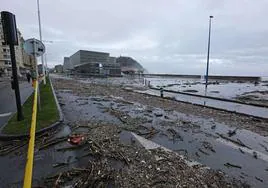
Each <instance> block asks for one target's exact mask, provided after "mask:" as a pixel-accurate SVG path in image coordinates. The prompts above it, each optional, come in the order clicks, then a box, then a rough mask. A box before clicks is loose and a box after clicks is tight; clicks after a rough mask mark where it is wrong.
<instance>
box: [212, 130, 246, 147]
mask: <svg viewBox="0 0 268 188" xmlns="http://www.w3.org/2000/svg"><path fill="white" fill-rule="evenodd" d="M216 134H217V135H219V136H220V137H221V138H223V139H225V140H228V141H230V142H232V143H234V144H236V145H239V146H242V147H246V148H248V149H251V148H250V147H248V146H247V145H245V144H244V143H243V142H242V141H241V140H240V139H237V141H236V140H232V139H230V138H228V137H226V136H224V135H223V134H220V133H216Z"/></svg>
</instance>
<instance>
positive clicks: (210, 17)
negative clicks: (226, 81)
mask: <svg viewBox="0 0 268 188" xmlns="http://www.w3.org/2000/svg"><path fill="white" fill-rule="evenodd" d="M212 18H213V16H209V31H208V54H207V71H206V88H205V94H206V93H207V87H208V68H209V52H210V33H211V19H212Z"/></svg>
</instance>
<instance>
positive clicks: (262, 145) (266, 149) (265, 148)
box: [259, 143, 268, 152]
mask: <svg viewBox="0 0 268 188" xmlns="http://www.w3.org/2000/svg"><path fill="white" fill-rule="evenodd" d="M259 145H260V146H261V147H263V148H264V150H265V151H266V152H268V148H267V147H266V146H265V145H264V144H261V143H259Z"/></svg>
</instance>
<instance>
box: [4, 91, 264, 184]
mask: <svg viewBox="0 0 268 188" xmlns="http://www.w3.org/2000/svg"><path fill="white" fill-rule="evenodd" d="M56 93H57V97H58V100H59V103H60V105H61V108H62V110H63V113H64V117H65V121H64V123H63V125H62V126H61V127H60V130H59V131H58V132H57V133H56V134H55V135H54V134H53V133H50V134H52V135H54V136H52V137H51V138H50V139H55V138H62V137H65V136H67V135H69V134H70V132H71V131H72V130H73V129H74V126H70V125H71V124H76V123H79V122H81V121H92V122H102V123H103V122H106V123H109V124H114V125H117V126H119V127H122V128H123V129H124V130H126V131H124V132H122V133H121V134H120V137H121V141H122V142H123V143H125V144H131V143H132V142H133V141H132V139H131V138H132V137H131V136H130V132H135V133H136V134H138V135H140V136H142V137H144V138H146V139H149V140H151V141H153V142H156V143H157V144H160V145H162V146H164V147H166V148H168V149H170V150H172V151H175V152H177V153H179V154H181V155H183V156H184V157H185V158H186V159H188V160H190V161H197V162H199V163H201V164H204V165H206V166H208V167H210V168H212V169H216V170H218V169H220V170H222V171H223V172H225V173H226V174H228V175H230V176H231V177H235V178H237V179H240V180H242V181H246V182H247V183H249V184H250V185H251V186H252V187H267V185H268V178H267V177H268V149H267V148H268V139H267V137H263V136H260V135H259V134H256V133H253V132H251V131H248V130H244V129H235V128H234V127H230V126H228V125H226V124H224V123H218V122H216V121H215V120H214V119H213V118H211V119H205V118H201V117H197V116H193V115H189V114H184V113H179V112H177V111H174V110H167V109H162V108H156V107H153V106H148V105H143V104H140V103H136V102H129V101H125V100H124V99H123V98H120V97H114V96H106V97H103V96H83V94H82V95H79V96H77V95H75V94H74V92H73V91H72V90H66V89H65V90H59V89H58V90H56ZM76 131H78V132H79V131H80V132H82V133H83V131H84V130H83V128H82V129H81V130H79V129H77V130H76ZM40 146H42V141H39V142H38V143H37V147H36V152H35V165H34V173H33V174H34V184H35V185H41V184H42V182H43V181H44V179H43V178H44V177H47V176H52V175H53V174H55V173H57V172H59V171H62V170H65V169H70V168H72V167H76V166H80V165H83V164H85V163H87V161H88V159H87V160H86V159H84V158H82V157H81V156H83V155H84V154H85V151H84V150H83V148H80V149H76V150H64V149H63V148H66V147H70V144H69V143H68V142H59V143H58V144H56V145H53V146H51V147H48V148H45V149H42V150H38V148H40ZM26 150H27V148H26V147H22V148H20V149H19V150H17V151H15V152H12V153H11V154H9V155H6V156H1V157H0V164H1V167H2V169H5V170H4V171H3V170H1V171H0V182H1V185H2V186H4V187H5V185H7V186H9V187H10V186H11V185H13V186H14V187H16V186H18V185H21V183H22V180H23V174H24V167H25V161H26ZM11 183H12V184H11Z"/></svg>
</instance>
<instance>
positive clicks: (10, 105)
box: [0, 80, 33, 130]
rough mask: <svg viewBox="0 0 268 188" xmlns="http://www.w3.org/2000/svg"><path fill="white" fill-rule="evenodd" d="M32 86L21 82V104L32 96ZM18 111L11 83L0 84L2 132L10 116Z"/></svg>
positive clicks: (0, 122) (0, 124)
mask: <svg viewBox="0 0 268 188" xmlns="http://www.w3.org/2000/svg"><path fill="white" fill-rule="evenodd" d="M32 92H33V88H32V85H31V84H30V83H28V82H26V81H20V95H21V103H22V104H23V103H24V102H25V101H26V99H27V98H28V97H29V96H30V95H31V94H32ZM16 111H17V107H16V98H15V92H14V90H12V89H11V86H10V82H9V81H8V80H5V82H0V130H1V127H2V126H3V125H4V124H5V123H6V122H7V121H8V119H9V118H10V116H11V115H12V114H13V113H14V112H16Z"/></svg>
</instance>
